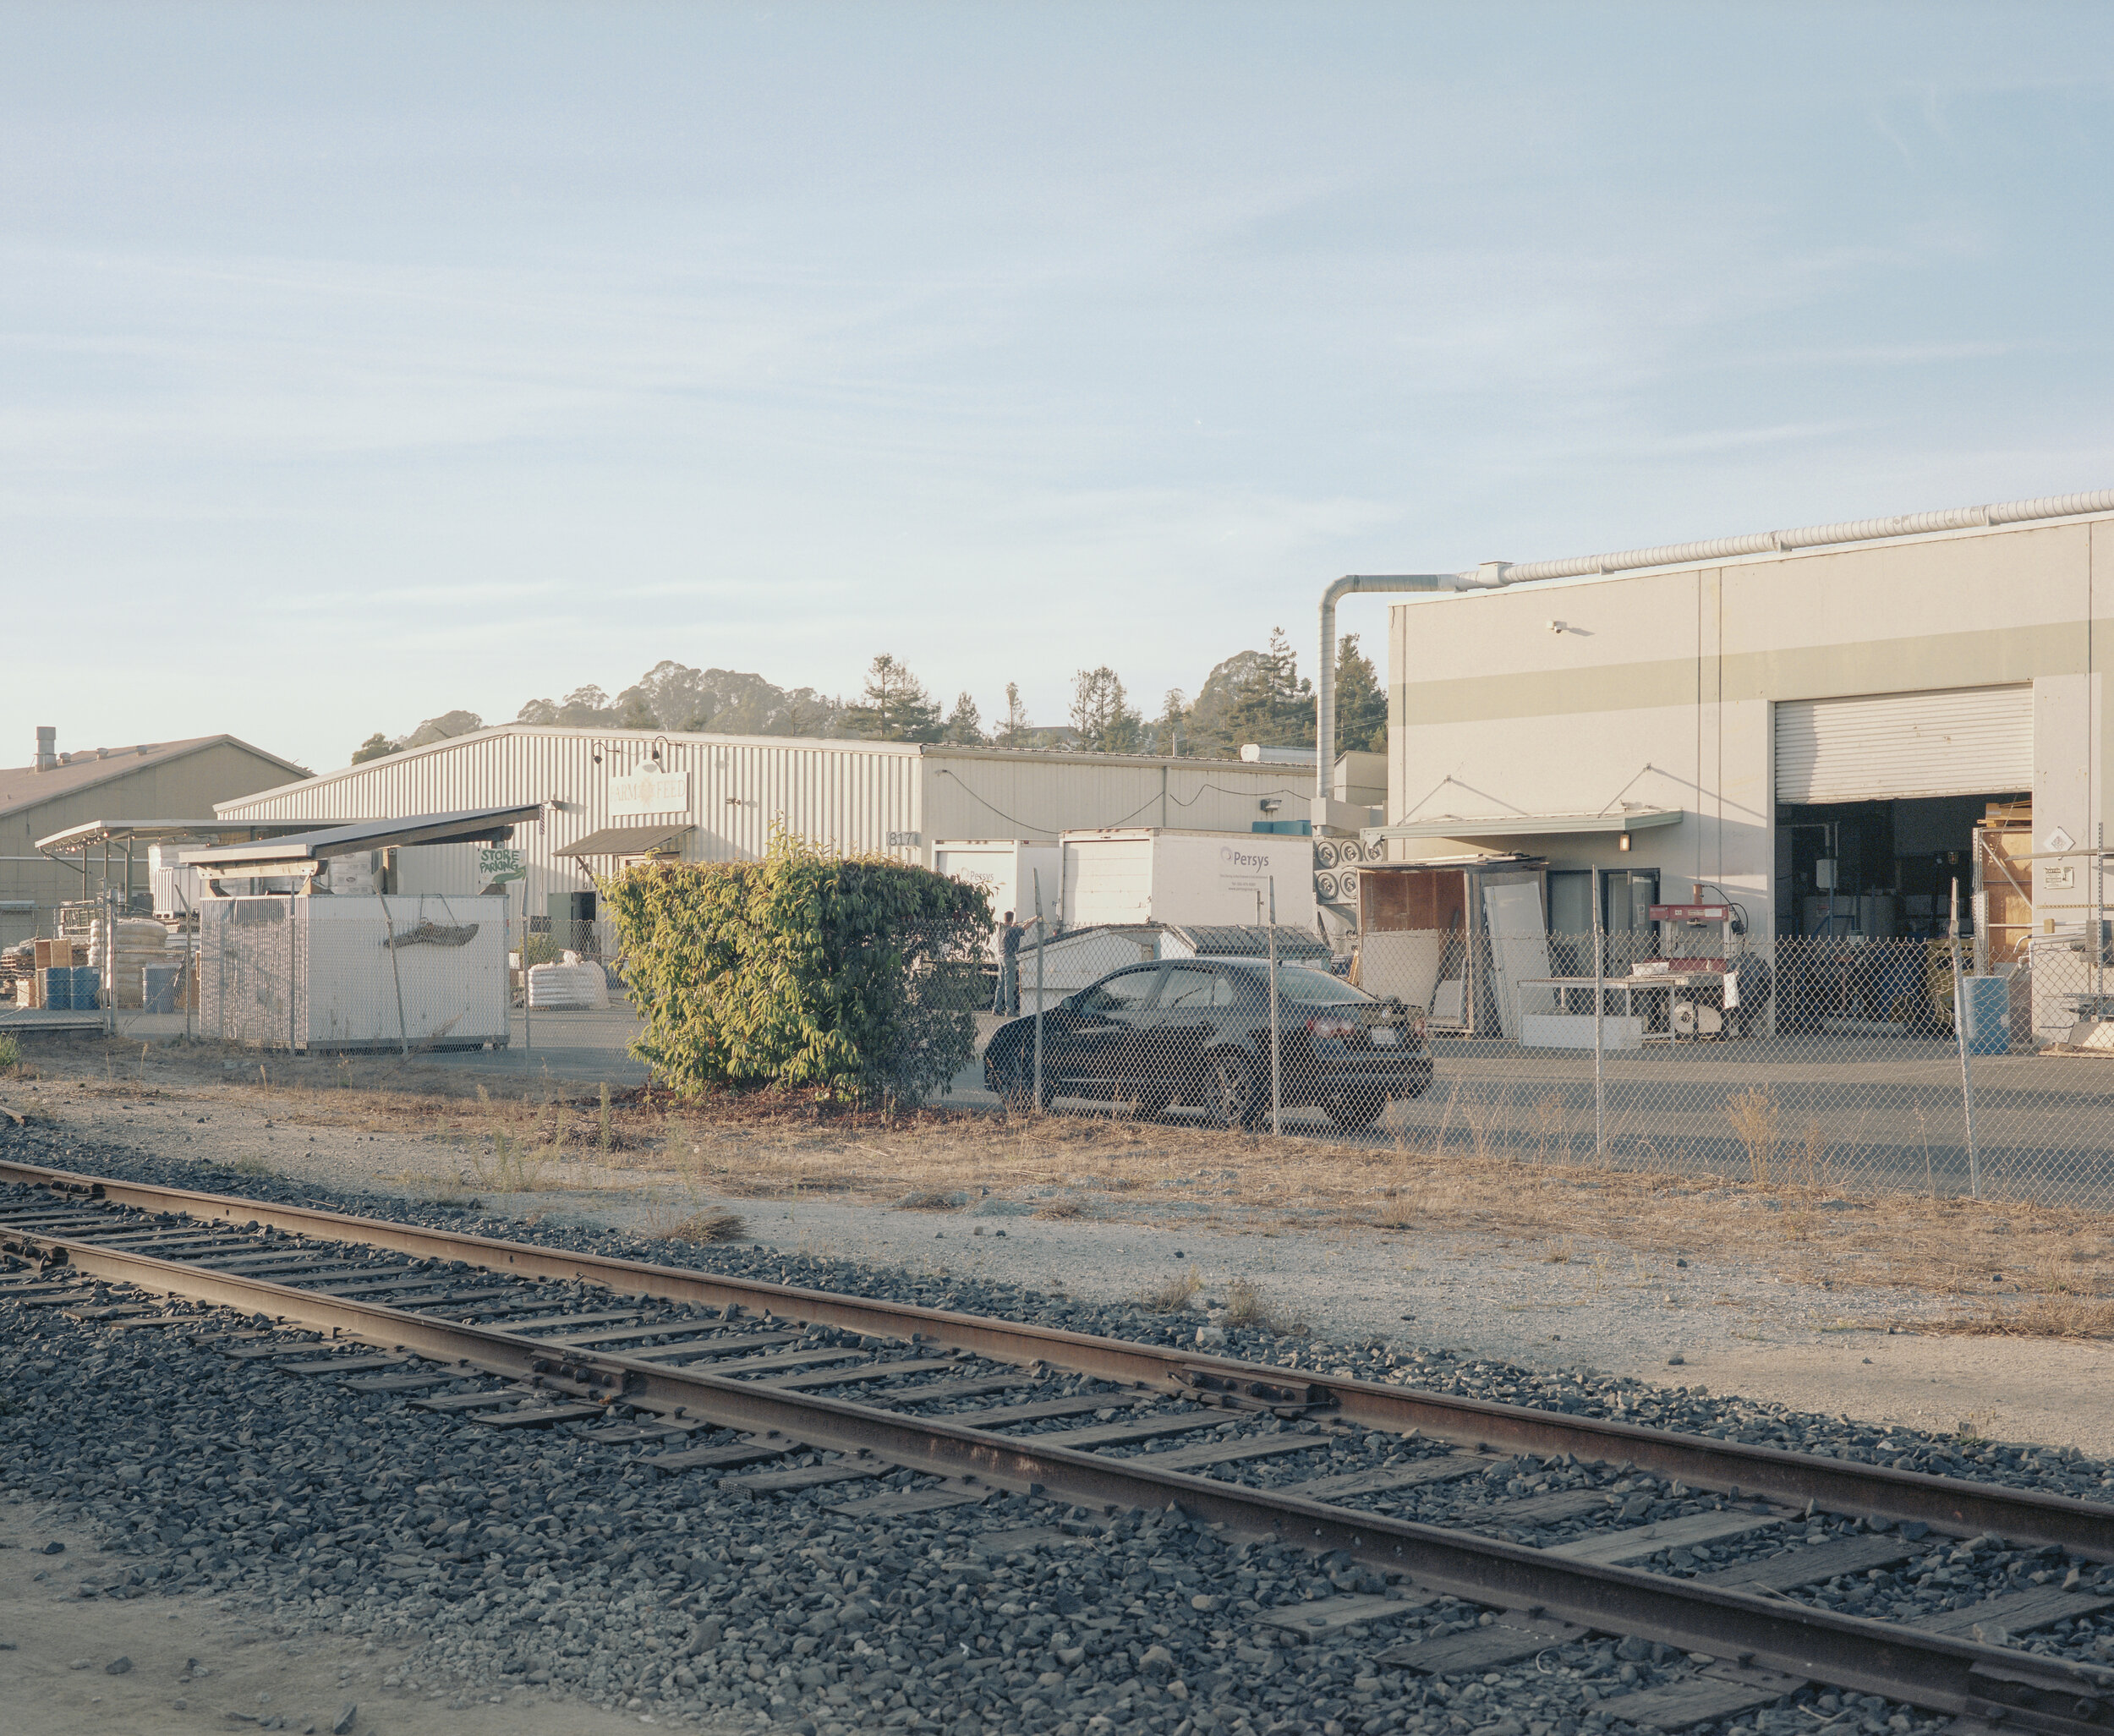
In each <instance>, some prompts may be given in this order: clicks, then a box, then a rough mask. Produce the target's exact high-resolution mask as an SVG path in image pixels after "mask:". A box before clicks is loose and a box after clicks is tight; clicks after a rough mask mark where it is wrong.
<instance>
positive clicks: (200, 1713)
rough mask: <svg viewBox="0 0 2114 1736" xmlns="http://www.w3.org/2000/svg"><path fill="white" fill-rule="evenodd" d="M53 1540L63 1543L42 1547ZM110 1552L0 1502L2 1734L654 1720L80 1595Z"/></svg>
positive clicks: (397, 1654) (355, 1731)
mask: <svg viewBox="0 0 2114 1736" xmlns="http://www.w3.org/2000/svg"><path fill="white" fill-rule="evenodd" d="M52 1543H59V1544H62V1545H63V1550H62V1552H61V1553H58V1554H56V1555H51V1554H47V1553H44V1552H45V1551H46V1549H47V1547H49V1546H50V1545H51V1544H52ZM107 1560H108V1558H107V1557H104V1556H101V1555H99V1554H97V1553H96V1551H95V1546H94V1544H93V1543H92V1542H91V1541H90V1539H89V1538H88V1537H87V1536H85V1535H84V1534H83V1533H80V1532H79V1531H69V1530H67V1529H65V1528H64V1527H63V1526H53V1525H47V1524H41V1523H39V1522H38V1521H37V1520H36V1515H35V1514H34V1513H33V1512H31V1511H30V1509H25V1508H19V1507H4V1506H0V1731H8V1732H16V1731H19V1732H23V1733H25V1736H26V1733H29V1732H31V1731H35V1732H36V1733H37V1736H77V1733H88V1732H94V1733H96V1736H109V1733H111V1732H123V1733H125V1736H164V1733H169V1736H192V1733H195V1732H199V1731H205V1730H231V1729H249V1728H255V1724H254V1723H253V1722H251V1721H252V1720H261V1719H266V1718H277V1717H282V1716H283V1717H285V1718H286V1723H285V1724H284V1726H283V1727H282V1728H285V1729H287V1730H289V1731H309V1732H316V1733H320V1732H326V1731H331V1730H332V1729H334V1728H337V1725H338V1722H339V1720H340V1719H341V1718H342V1717H343V1714H344V1712H345V1710H346V1708H347V1707H348V1706H350V1707H352V1708H353V1717H352V1720H351V1722H349V1723H348V1724H347V1725H346V1726H345V1728H346V1730H347V1732H348V1736H441V1733H446V1736H613V1733H615V1732H616V1731H619V1730H631V1731H636V1730H637V1729H638V1727H639V1725H640V1724H641V1723H644V1722H651V1720H649V1719H640V1718H636V1717H622V1716H619V1715H617V1714H615V1713H610V1712H603V1711H596V1710H594V1708H592V1707H586V1706H574V1705H568V1704H555V1703H553V1702H552V1701H551V1700H550V1699H549V1698H548V1697H547V1696H545V1697H542V1698H539V1697H537V1696H536V1695H534V1693H533V1692H532V1691H530V1690H527V1689H516V1690H514V1691H513V1692H512V1693H508V1694H504V1695H497V1696H490V1695H486V1696H483V1697H480V1698H478V1699H475V1700H466V1699H464V1698H463V1696H462V1695H459V1694H457V1693H456V1692H454V1691H453V1690H452V1687H450V1686H447V1685H441V1684H425V1683H423V1682H417V1681H415V1680H414V1681H411V1682H404V1681H401V1680H400V1681H398V1682H397V1684H396V1685H394V1686H385V1685H384V1684H385V1681H386V1678H390V1677H392V1676H393V1675H396V1674H397V1673H398V1671H399V1668H400V1666H401V1665H402V1663H403V1658H404V1656H405V1654H404V1651H403V1649H402V1648H396V1647H387V1646H382V1647H377V1646H373V1645H370V1643H368V1642H367V1641H366V1640H358V1639H352V1638H345V1639H337V1640H331V1639H313V1638H311V1639H306V1640H280V1639H277V1638H276V1637H275V1636H274V1635H272V1634H271V1632H270V1631H269V1630H268V1629H263V1628H260V1627H259V1626H258V1625H257V1624H255V1623H254V1622H250V1621H248V1620H245V1619H242V1618H237V1617H234V1616H230V1615H227V1614H224V1613H222V1611H221V1609H220V1607H219V1601H218V1600H217V1599H216V1598H212V1597H208V1596H178V1597H162V1596H151V1595H150V1596H140V1597H130V1598H124V1599H118V1598H112V1597H107V1596H93V1597H84V1596H82V1595H81V1589H80V1588H81V1584H82V1582H83V1581H84V1580H91V1581H98V1582H99V1581H100V1574H99V1573H98V1569H100V1568H101V1567H103V1566H104V1565H105V1563H107ZM121 1661H123V1662H122V1668H121V1669H120V1671H119V1673H115V1674H113V1673H112V1670H111V1666H112V1665H113V1664H119V1663H120V1662H121Z"/></svg>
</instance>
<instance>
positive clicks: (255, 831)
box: [36, 819, 309, 856]
mask: <svg viewBox="0 0 2114 1736" xmlns="http://www.w3.org/2000/svg"><path fill="white" fill-rule="evenodd" d="M306 824H309V822H308V821H306V820H290V821H289V820H282V821H260V820H254V819H91V820H86V821H84V822H83V823H82V824H79V825H77V826H68V827H67V829H66V830H64V831H63V832H54V833H52V835H51V836H50V837H48V838H39V839H38V840H37V841H36V847H37V848H38V849H39V850H41V851H42V852H44V854H45V855H47V856H57V855H59V854H63V853H70V852H74V851H77V850H93V849H95V848H96V846H98V845H101V844H107V845H110V846H113V847H126V848H129V847H130V846H132V845H134V844H187V843H200V844H203V843H204V842H205V841H206V840H208V839H211V838H236V839H242V838H258V837H266V838H276V837H277V836H279V835H281V834H282V833H284V832H294V831H298V830H300V829H301V828H302V827H303V826H305V825H306Z"/></svg>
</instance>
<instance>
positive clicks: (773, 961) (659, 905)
mask: <svg viewBox="0 0 2114 1736" xmlns="http://www.w3.org/2000/svg"><path fill="white" fill-rule="evenodd" d="M602 897H603V899H604V901H605V908H606V909H607V911H608V912H609V913H610V915H611V917H613V918H614V919H615V921H616V928H617V933H618V935H619V936H620V938H621V939H622V948H623V951H624V953H625V956H626V965H625V971H624V977H625V981H626V983H627V985H628V986H629V988H630V989H631V994H632V1002H633V1005H634V1006H635V1007H636V1008H637V1009H638V1013H639V1015H640V1016H641V1017H642V1018H643V1019H644V1021H645V1030H644V1033H643V1034H642V1035H641V1037H640V1038H639V1039H638V1042H637V1043H634V1044H633V1051H634V1053H636V1054H638V1055H639V1056H640V1058H641V1059H643V1060H645V1061H646V1062H647V1063H648V1064H649V1065H651V1066H652V1067H653V1069H654V1071H655V1072H656V1073H657V1074H658V1075H659V1076H660V1078H661V1079H662V1080H663V1081H664V1082H665V1083H666V1084H667V1085H668V1086H669V1087H671V1089H673V1090H676V1091H678V1092H682V1093H687V1094H695V1093H699V1092H703V1091H706V1090H709V1089H711V1088H713V1087H719V1086H731V1087H736V1088H754V1087H759V1086H764V1085H782V1086H788V1087H793V1086H823V1087H828V1088H829V1089H830V1090H831V1091H834V1092H836V1093H840V1094H842V1095H844V1096H846V1097H850V1098H854V1099H857V1100H861V1101H870V1100H873V1099H875V1098H880V1099H884V1100H892V1101H904V1102H912V1101H916V1100H917V1099H920V1098H923V1097H924V1096H926V1095H927V1094H928V1093H930V1092H931V1091H932V1089H933V1088H934V1087H935V1086H938V1085H940V1084H942V1083H943V1082H945V1081H946V1080H947V1079H949V1078H950V1077H951V1076H953V1074H954V1073H955V1072H956V1070H958V1069H959V1068H960V1067H961V1065H963V1064H964V1063H965V1062H966V1061H967V1060H968V1059H969V1058H970V1056H971V1054H972V1053H973V1052H974V1045H975V1033H976V1022H975V1019H974V1017H973V1014H974V1013H975V1011H976V1010H977V1009H978V1007H979V1006H980V1005H983V997H984V978H983V958H984V946H985V943H986V940H987V938H988V936H989V933H990V928H991V909H990V902H989V897H988V895H986V894H985V893H984V892H983V890H982V889H980V888H978V887H972V886H967V885H964V884H961V882H960V881H958V880H951V879H948V878H947V877H946V876H945V875H944V874H936V873H933V872H932V871H931V870H930V869H928V868H917V867H914V866H912V865H911V864H909V863H901V862H897V861H895V860H893V859H892V858H890V857H879V856H829V855H824V853H823V852H820V851H819V850H817V849H815V848H814V847H813V846H812V845H809V844H808V843H805V842H803V841H802V840H800V839H797V838H795V837H793V836H791V835H790V834H788V833H786V832H785V831H784V830H782V829H781V830H778V831H776V832H775V833H774V834H773V836H772V839H771V845H770V848H769V852H767V853H766V854H765V856H764V859H763V860H762V861H760V862H750V863H640V864H638V865H636V866H634V867H633V868H628V869H627V870H626V871H625V872H624V873H622V874H619V875H617V876H616V877H615V878H614V879H611V880H609V881H606V882H605V883H604V884H603V886H602Z"/></svg>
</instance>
